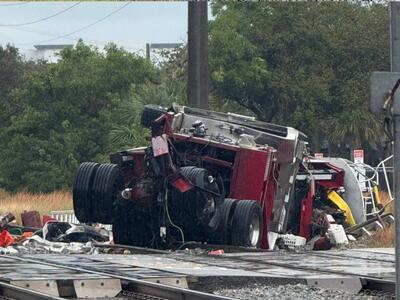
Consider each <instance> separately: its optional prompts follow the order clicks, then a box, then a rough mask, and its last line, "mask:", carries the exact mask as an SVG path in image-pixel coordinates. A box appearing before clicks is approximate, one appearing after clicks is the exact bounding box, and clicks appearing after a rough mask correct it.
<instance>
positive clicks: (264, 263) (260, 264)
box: [172, 253, 386, 281]
mask: <svg viewBox="0 0 400 300" xmlns="http://www.w3.org/2000/svg"><path fill="white" fill-rule="evenodd" d="M305 254H306V253H305ZM313 254H314V253H313ZM199 257H202V258H205V257H207V256H204V255H199ZM172 258H173V259H176V260H179V261H186V262H193V263H200V264H205V265H208V266H219V264H217V263H215V262H216V261H217V260H224V259H225V260H231V261H232V262H233V263H234V262H235V261H237V262H246V263H252V264H253V265H254V266H255V268H242V267H241V269H243V270H247V271H254V270H258V269H263V268H264V266H275V267H282V268H287V269H292V270H302V271H310V272H317V273H318V272H319V273H324V274H335V275H343V276H356V277H359V278H361V279H365V280H379V281H386V280H385V278H382V277H380V276H373V275H362V274H358V273H353V272H346V271H337V270H327V269H322V268H318V267H309V266H293V265H292V264H290V263H280V262H272V261H260V260H257V261H256V260H254V259H246V258H243V257H237V256H223V255H215V256H213V258H214V262H213V261H210V262H204V261H199V260H196V259H190V258H183V257H172ZM361 259H362V258H361ZM365 260H366V261H368V260H367V259H365ZM225 267H227V268H233V269H235V267H233V266H225Z"/></svg>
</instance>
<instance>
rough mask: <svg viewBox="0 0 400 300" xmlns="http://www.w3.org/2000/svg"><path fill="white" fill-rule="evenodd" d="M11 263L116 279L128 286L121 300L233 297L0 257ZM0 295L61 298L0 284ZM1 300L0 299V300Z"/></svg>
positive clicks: (223, 299)
mask: <svg viewBox="0 0 400 300" xmlns="http://www.w3.org/2000/svg"><path fill="white" fill-rule="evenodd" d="M2 258H6V259H9V260H13V261H19V262H23V263H25V264H27V265H28V264H40V265H42V266H49V267H54V268H59V269H66V270H72V271H78V272H82V273H87V274H93V275H97V276H104V277H111V278H114V279H119V280H121V282H124V283H128V286H129V290H124V291H122V292H121V293H120V295H119V297H120V298H123V299H143V300H232V299H233V298H229V297H223V296H218V295H214V294H209V293H204V292H199V291H194V290H190V289H186V288H180V287H176V286H170V285H165V284H161V283H153V282H148V281H144V280H141V279H137V278H132V277H129V276H126V275H119V274H115V273H113V272H107V271H100V270H98V269H93V268H89V267H81V266H78V265H67V264H63V263H60V262H57V263H55V262H54V261H47V260H45V259H43V258H38V259H30V258H23V257H16V256H2ZM0 295H1V296H4V297H9V298H11V299H15V300H20V299H21V300H30V299H39V300H42V299H43V300H47V299H55V300H58V299H65V298H60V297H54V296H49V295H46V294H44V293H39V292H35V291H33V290H31V289H28V288H22V287H17V286H14V285H11V284H8V283H4V282H0ZM0 299H1V298H0Z"/></svg>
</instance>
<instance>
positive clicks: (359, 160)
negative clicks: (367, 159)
mask: <svg viewBox="0 0 400 300" xmlns="http://www.w3.org/2000/svg"><path fill="white" fill-rule="evenodd" d="M353 157H354V164H355V165H356V166H355V169H356V173H357V174H356V175H357V178H358V183H359V185H360V187H361V188H362V189H365V187H366V182H365V179H366V177H365V174H366V173H365V167H364V150H363V149H356V150H353Z"/></svg>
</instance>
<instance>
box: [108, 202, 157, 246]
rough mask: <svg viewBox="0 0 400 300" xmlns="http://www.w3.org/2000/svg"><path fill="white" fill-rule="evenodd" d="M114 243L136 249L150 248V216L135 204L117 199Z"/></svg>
mask: <svg viewBox="0 0 400 300" xmlns="http://www.w3.org/2000/svg"><path fill="white" fill-rule="evenodd" d="M114 212H115V213H114V221H113V238H114V243H116V244H122V245H130V246H137V247H151V246H152V245H151V244H150V243H151V241H152V237H153V235H152V232H151V228H150V223H151V217H152V216H151V215H149V213H148V212H146V211H145V210H144V209H142V208H139V207H138V206H137V205H136V204H135V203H132V202H127V200H124V199H118V200H117V203H116V204H115V208H114Z"/></svg>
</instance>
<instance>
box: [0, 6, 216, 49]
mask: <svg viewBox="0 0 400 300" xmlns="http://www.w3.org/2000/svg"><path fill="white" fill-rule="evenodd" d="M55 14H56V16H54V17H51V16H52V15H55ZM110 14H111V15H110ZM209 14H210V13H209ZM108 15H109V16H108ZM46 18H47V19H46ZM102 19H103V20H102ZM95 22H98V23H96V24H94V25H92V26H90V27H88V26H89V25H91V24H92V23H95ZM25 23H30V24H26V25H21V24H25ZM16 25H21V26H16ZM85 27H86V29H84V28H85ZM80 29H83V30H80ZM78 30H80V31H79V32H75V31H78ZM72 32H75V33H73V34H71V35H68V36H65V35H67V34H69V33H72ZM186 33H187V2H153V1H151V2H0V45H3V46H4V45H6V44H7V43H10V44H14V45H15V46H16V47H18V48H20V50H21V52H22V53H23V52H24V51H27V50H28V49H34V48H33V45H37V44H74V43H76V41H77V40H78V39H79V38H82V39H83V40H84V41H85V42H87V43H90V44H95V45H97V46H99V47H100V48H102V47H103V46H104V45H105V44H107V43H108V42H113V43H115V44H117V45H118V46H122V47H124V48H125V49H127V50H130V51H136V52H141V53H142V54H143V53H144V49H145V44H146V43H184V42H186V41H187V36H186V35H187V34H186ZM60 36H65V37H62V38H58V37H60Z"/></svg>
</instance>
